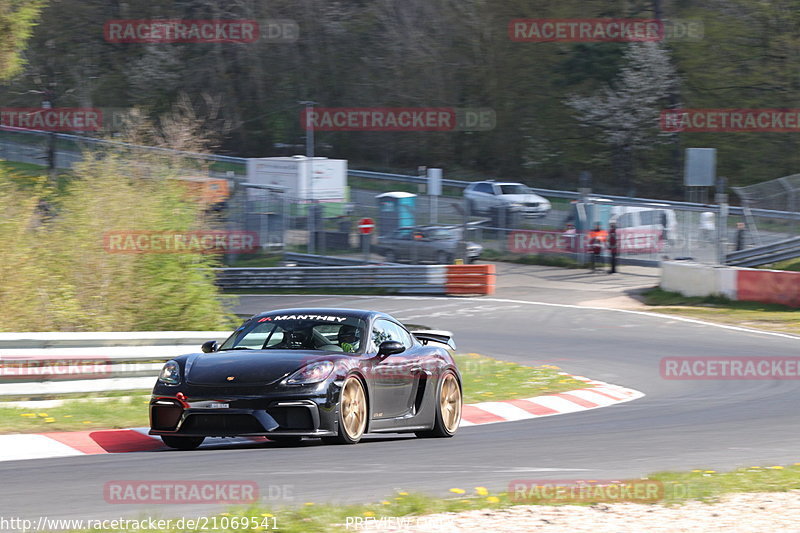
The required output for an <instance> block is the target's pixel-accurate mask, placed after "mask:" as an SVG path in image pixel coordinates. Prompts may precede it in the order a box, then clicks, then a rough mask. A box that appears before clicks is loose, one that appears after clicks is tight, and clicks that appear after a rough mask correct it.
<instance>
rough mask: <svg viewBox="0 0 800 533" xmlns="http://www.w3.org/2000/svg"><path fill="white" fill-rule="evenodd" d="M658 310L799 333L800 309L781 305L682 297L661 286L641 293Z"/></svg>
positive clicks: (690, 316)
mask: <svg viewBox="0 0 800 533" xmlns="http://www.w3.org/2000/svg"><path fill="white" fill-rule="evenodd" d="M641 297H642V301H643V302H644V303H645V304H646V305H649V306H652V307H653V308H652V309H649V311H654V312H657V313H664V314H669V315H678V316H685V317H689V318H697V319H700V320H707V321H709V322H720V323H723V324H732V325H736V326H745V327H750V328H756V329H764V330H768V331H778V332H781V333H794V334H797V335H800V320H798V319H800V309H796V308H793V307H788V306H785V305H778V304H764V303H759V302H737V301H733V300H729V299H728V298H725V297H723V296H705V297H695V296H683V295H682V294H679V293H676V292H670V291H665V290H662V289H660V288H654V289H648V290H646V291H644V292H642V293H641Z"/></svg>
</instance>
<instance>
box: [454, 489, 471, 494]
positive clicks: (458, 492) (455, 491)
mask: <svg viewBox="0 0 800 533" xmlns="http://www.w3.org/2000/svg"><path fill="white" fill-rule="evenodd" d="M450 492H452V493H454V494H464V493H466V492H467V491H465V490H464V489H450Z"/></svg>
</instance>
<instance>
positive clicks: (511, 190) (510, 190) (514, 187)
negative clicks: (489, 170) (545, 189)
mask: <svg viewBox="0 0 800 533" xmlns="http://www.w3.org/2000/svg"><path fill="white" fill-rule="evenodd" d="M500 191H501V192H502V194H527V193H529V192H530V190H529V189H528V188H527V187H526V186H524V185H520V184H519V183H511V184H508V185H501V186H500Z"/></svg>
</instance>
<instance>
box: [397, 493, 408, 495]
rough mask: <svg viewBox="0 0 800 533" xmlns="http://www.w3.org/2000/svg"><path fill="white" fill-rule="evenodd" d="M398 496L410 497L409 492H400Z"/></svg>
mask: <svg viewBox="0 0 800 533" xmlns="http://www.w3.org/2000/svg"><path fill="white" fill-rule="evenodd" d="M397 494H399V495H400V496H408V493H407V492H398V493H397Z"/></svg>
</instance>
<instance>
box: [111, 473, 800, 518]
mask: <svg viewBox="0 0 800 533" xmlns="http://www.w3.org/2000/svg"><path fill="white" fill-rule="evenodd" d="M798 464H800V463H797V464H795V465H793V466H787V467H782V466H779V465H778V466H769V467H766V468H764V467H749V468H742V469H739V470H734V471H731V472H724V473H719V472H715V471H713V470H693V471H691V472H659V473H656V474H653V475H651V476H647V478H645V479H647V480H652V481H656V482H660V483H663V487H664V488H663V492H661V494H659V496H663V497H662V498H661V499H660V500H658V501H656V502H655V503H653V505H658V504H666V505H680V504H681V503H685V502H687V501H693V500H699V501H703V502H706V503H709V504H713V503H714V502H716V501H718V500H719V498H720V497H721V496H723V495H725V494H729V493H735V492H785V491H789V490H795V489H800V468H799V467H798V466H797V465H798ZM451 493H452V494H451ZM453 495H457V496H455V497H453ZM447 496H449V497H444V495H430V494H419V493H408V492H405V491H397V492H395V494H394V495H393V496H389V497H387V498H386V499H385V500H379V501H375V502H373V503H364V504H355V505H333V504H321V503H319V502H310V501H309V502H300V501H298V502H293V503H292V505H283V506H263V505H254V506H249V507H242V506H239V507H231V508H230V509H229V510H228V512H226V513H221V514H218V515H216V516H215V517H214V519H215V520H216V524H217V525H218V527H217V529H216V530H217V531H270V530H271V529H272V528H273V527H275V528H277V530H279V531H284V532H290V533H295V532H297V533H300V532H327V531H342V530H345V529H346V528H347V525H348V524H350V528H351V529H354V530H356V526H355V525H354V524H355V520H356V519H359V518H360V519H362V520H367V519H369V520H376V521H379V520H380V519H381V518H384V517H385V518H388V517H406V518H407V519H408V520H409V521H407V522H406V524H408V525H409V526H412V527H413V526H414V525H415V524H416V525H418V526H419V525H425V524H428V527H427V530H434V529H436V525H437V524H438V525H439V527H441V526H442V525H445V524H448V525H452V524H451V523H450V522H447V521H446V520H444V521H440V522H437V521H436V520H435V519H434V518H432V517H427V515H432V514H437V513H457V512H461V511H468V510H473V509H485V510H493V509H505V508H509V507H511V506H514V505H531V504H532V503H533V502H529V501H515V500H514V498H513V497H512V496H513V495H512V494H509V493H505V492H501V493H491V492H489V491H488V490H487V489H486V488H484V487H481V486H474V487H470V486H463V487H453V488H451V489H450V491H449V493H448V494H447ZM618 501H623V500H614V501H609V500H605V501H604V502H603V503H606V504H608V503H612V504H613V503H616V502H618ZM563 503H565V504H572V505H575V504H580V505H592V504H595V503H600V501H598V500H595V501H592V500H588V499H586V500H582V501H580V502H575V501H572V502H569V501H565V502H563ZM709 512H713V508H709ZM235 517H236V518H238V517H247V518H248V520H249V519H254V520H255V522H256V524H258V525H257V526H256V527H246V528H245V527H239V528H232V527H231V528H220V527H219V525H221V522H223V521H226V520H227V521H232V519H234V518H235ZM426 517H427V518H426ZM348 519H349V520H348ZM265 520H266V521H265ZM378 524H380V522H375V525H378ZM395 524H397V522H395ZM128 529H130V528H128ZM423 529H425V528H423ZM197 530H198V529H197V528H186V527H184V528H183V529H180V530H179V529H177V528H166V529H155V530H151V531H161V532H165V533H166V532H169V533H176V532H178V531H197ZM102 531H123V530H115V529H112V530H109V529H103V530H102Z"/></svg>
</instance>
